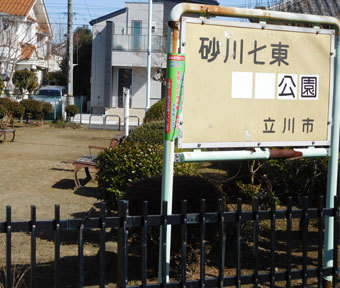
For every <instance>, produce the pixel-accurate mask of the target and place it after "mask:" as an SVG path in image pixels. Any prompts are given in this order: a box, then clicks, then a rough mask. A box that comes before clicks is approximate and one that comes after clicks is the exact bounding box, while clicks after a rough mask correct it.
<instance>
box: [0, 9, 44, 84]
mask: <svg viewBox="0 0 340 288" xmlns="http://www.w3.org/2000/svg"><path fill="white" fill-rule="evenodd" d="M36 27H37V26H36V25H34V22H33V21H23V20H21V19H20V18H18V17H15V16H11V15H5V16H4V15H1V16H0V31H1V33H0V74H5V75H6V79H5V80H6V87H5V88H6V89H8V88H10V85H12V78H13V75H14V72H15V68H16V65H17V64H18V63H20V62H21V61H23V60H25V59H24V58H25V56H27V55H29V54H30V53H29V51H31V50H32V49H33V50H34V52H36V51H38V50H41V51H40V52H42V54H43V55H42V56H43V57H40V58H41V60H45V59H46V57H49V53H48V52H49V51H44V49H45V47H47V46H46V42H47V41H48V39H46V38H47V36H43V35H42V34H41V35H40V34H39V33H36V31H35V28H36ZM40 29H42V28H40ZM39 35H40V36H39ZM47 49H48V48H47ZM37 56H38V55H37Z"/></svg>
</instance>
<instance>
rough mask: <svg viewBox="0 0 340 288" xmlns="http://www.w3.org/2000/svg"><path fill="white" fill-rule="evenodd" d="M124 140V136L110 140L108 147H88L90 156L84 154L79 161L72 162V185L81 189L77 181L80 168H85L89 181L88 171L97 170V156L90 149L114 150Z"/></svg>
mask: <svg viewBox="0 0 340 288" xmlns="http://www.w3.org/2000/svg"><path fill="white" fill-rule="evenodd" d="M124 139H125V135H122V136H119V137H115V138H112V140H111V142H110V145H109V146H108V147H102V146H95V145H89V152H90V154H86V155H84V156H82V157H80V158H79V159H77V160H75V161H73V166H74V183H75V185H76V187H81V184H80V182H79V179H78V172H79V170H80V169H81V168H85V173H86V179H87V180H90V179H92V177H91V174H90V171H89V169H90V168H91V169H95V170H97V167H96V165H97V155H96V154H93V153H92V151H91V150H92V149H97V150H104V149H105V148H114V147H116V146H118V145H119V144H121V143H122V142H123V141H124Z"/></svg>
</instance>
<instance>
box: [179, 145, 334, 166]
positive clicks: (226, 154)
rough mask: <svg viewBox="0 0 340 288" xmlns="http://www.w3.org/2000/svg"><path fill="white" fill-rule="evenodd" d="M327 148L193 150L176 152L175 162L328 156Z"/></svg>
mask: <svg viewBox="0 0 340 288" xmlns="http://www.w3.org/2000/svg"><path fill="white" fill-rule="evenodd" d="M326 156H328V149H326V148H303V149H281V150H280V149H278V150H270V149H268V148H265V149H260V148H255V150H237V151H207V152H201V151H193V152H181V153H176V154H175V162H180V163H185V162H204V161H235V160H240V161H241V160H264V159H295V158H302V157H304V158H305V157H326Z"/></svg>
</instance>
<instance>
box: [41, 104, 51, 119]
mask: <svg viewBox="0 0 340 288" xmlns="http://www.w3.org/2000/svg"><path fill="white" fill-rule="evenodd" d="M52 111H53V106H52V104H51V103H48V102H43V103H42V116H43V118H44V119H45V118H47V116H48V115H49V114H50V113H52Z"/></svg>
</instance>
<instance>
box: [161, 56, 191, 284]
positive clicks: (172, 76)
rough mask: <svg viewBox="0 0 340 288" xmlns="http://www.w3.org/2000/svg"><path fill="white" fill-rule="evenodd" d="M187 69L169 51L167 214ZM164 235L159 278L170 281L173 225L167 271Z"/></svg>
mask: <svg viewBox="0 0 340 288" xmlns="http://www.w3.org/2000/svg"><path fill="white" fill-rule="evenodd" d="M184 71H185V56H184V55H182V54H177V53H169V54H168V60H167V93H166V95H167V96H166V119H165V134H164V154H163V174H162V197H161V213H163V201H167V202H168V211H167V214H171V213H172V195H173V193H172V191H173V174H174V171H173V170H174V158H175V139H176V138H177V137H178V134H179V125H180V123H179V122H180V121H179V117H180V110H181V104H182V89H183V80H184ZM161 243H162V235H161V234H160V245H159V263H158V279H159V282H162V274H163V273H165V275H166V281H167V282H168V281H169V269H170V249H171V226H170V225H168V226H167V234H166V256H165V258H166V271H162V247H161Z"/></svg>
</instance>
